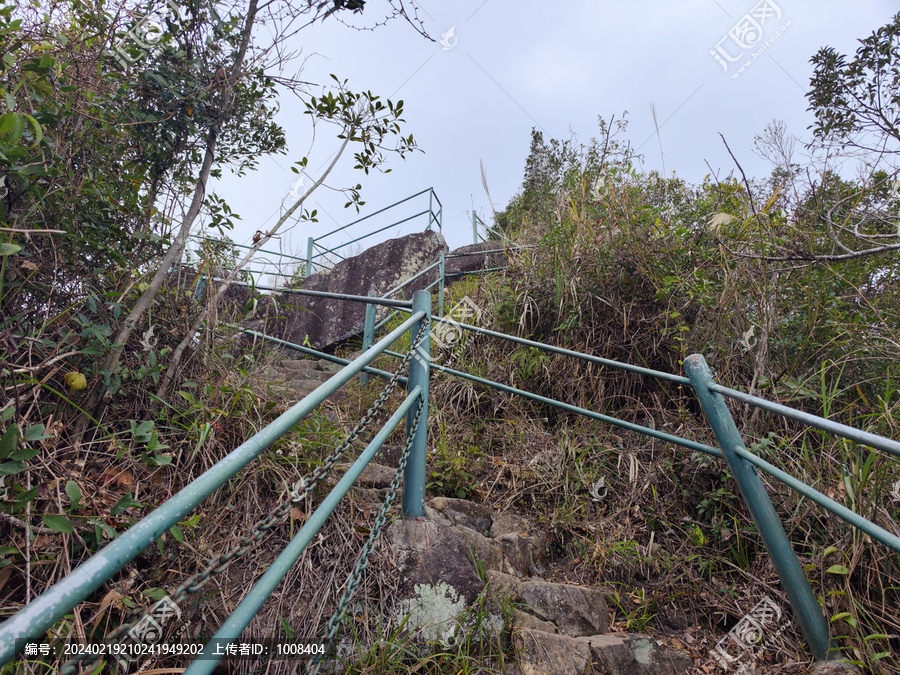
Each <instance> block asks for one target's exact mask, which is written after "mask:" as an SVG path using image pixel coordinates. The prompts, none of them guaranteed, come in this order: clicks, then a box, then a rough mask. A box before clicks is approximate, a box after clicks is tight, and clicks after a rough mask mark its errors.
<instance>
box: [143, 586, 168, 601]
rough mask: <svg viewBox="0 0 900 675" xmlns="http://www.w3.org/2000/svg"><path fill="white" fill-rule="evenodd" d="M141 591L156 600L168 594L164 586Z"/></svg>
mask: <svg viewBox="0 0 900 675" xmlns="http://www.w3.org/2000/svg"><path fill="white" fill-rule="evenodd" d="M143 593H144V595H146V596H147V597H148V598H150V599H151V600H156V601H157V602H158V601H160V600H162V599H163V598H165V597H167V596H168V593H166V590H165V589H164V588H148V589H147V590H146V591H143Z"/></svg>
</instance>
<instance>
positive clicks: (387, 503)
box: [307, 398, 425, 675]
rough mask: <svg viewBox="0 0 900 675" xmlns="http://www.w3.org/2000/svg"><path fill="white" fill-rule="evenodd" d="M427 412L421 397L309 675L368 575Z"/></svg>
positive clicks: (312, 662) (313, 659)
mask: <svg viewBox="0 0 900 675" xmlns="http://www.w3.org/2000/svg"><path fill="white" fill-rule="evenodd" d="M424 409H425V401H424V399H422V398H420V399H419V403H418V406H417V408H416V416H415V418H414V419H413V423H412V426H411V427H410V431H409V434H408V435H407V437H406V442H405V444H404V445H403V452H402V453H401V455H400V462H399V464H398V466H397V471H396V472H395V473H394V479H393V480H392V481H391V485H390V487H389V488H388V491H387V494H386V495H385V498H384V503H383V504H382V505H381V510H380V511H379V512H378V516H377V517H376V518H375V524H374V525H373V526H372V529H371V531H370V532H369V539H368V540H367V541H366V544H365V546H363V549H362V551H360V554H359V558H357V560H356V565H355V566H354V567H353V572H352V573H351V574H350V577H349V578H348V579H347V588H346V589H345V590H344V594H343V595H342V596H341V599H340V600H339V601H338V606H337V609H336V610H335V611H334V614H332V615H331V618H330V619H329V620H328V624H327V625H326V627H325V637H324V638H323V640H324V643H325V647H324V649H323V650H322V651H321V652H319V653H318V654H316V655H315V656H314V657H313V658H312V660H311V661H310V666H309V670H308V671H307V673H308V675H317V673H318V672H319V668H320V667H321V665H322V659H323V658H324V656H325V654H326V653H327V652H328V651H329V650H330V649H331V644H332V642H334V638H335V636H336V635H337V631H338V628H339V627H340V624H341V621H343V620H344V617H345V615H346V614H347V609H348V608H349V607H350V603H351V602H353V595H354V594H355V593H356V587H357V586H359V584H360V582H361V581H362V574H363V572H365V570H366V567H367V566H368V564H369V556H370V555H371V554H372V551H373V550H374V549H375V544H376V543H377V542H378V539H379V537H380V536H381V530H382V529H383V528H384V525H385V523H386V522H387V515H388V512H389V511H390V509H391V505H392V504H393V502H394V500H395V499H396V498H397V489H398V488H399V487H400V480H401V479H402V477H403V472H404V470H405V469H406V464H407V462H408V461H409V455H410V452H411V450H412V444H413V439H414V438H415V435H416V430H417V429H418V428H419V420H420V419H421V417H422V411H423V410H424Z"/></svg>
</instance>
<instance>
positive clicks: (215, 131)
mask: <svg viewBox="0 0 900 675" xmlns="http://www.w3.org/2000/svg"><path fill="white" fill-rule="evenodd" d="M256 10H257V0H250V5H249V7H248V10H247V20H246V23H245V24H244V33H243V35H242V39H241V46H240V49H239V51H238V54H237V56H236V57H235V59H234V63H233V64H232V66H231V73H230V76H229V82H231V83H234V82H237V80H238V77H239V76H240V72H241V69H242V68H243V65H244V58H245V56H246V54H247V48H248V46H249V44H250V33H251V32H252V30H253V23H254V21H255V19H256ZM233 97H234V94H233V92H231V91H229V92H228V96H227V98H226V102H225V104H224V106H223V108H224V109H225V110H227V109H228V108H229V107H230V105H231V101H232V100H233ZM221 124H222V123H221V121H217V122H216V123H214V124H213V125H212V127H210V129H209V132H208V134H207V136H206V152H205V154H204V156H203V164H202V166H201V168H200V175H199V176H198V177H197V187H196V188H195V189H194V197H193V199H192V200H191V205H190V208H188V212H187V214H186V215H185V217H184V220H182V223H181V228H180V229H179V231H178V235H177V236H176V237H175V241H174V242H172V246H171V247H170V248H169V250H168V251H167V252H166V255H165V257H163V259H162V262H161V263H160V265H159V267H158V268H157V270H156V273H155V274H154V275H153V279H152V280H151V282H150V285H149V287H148V288H147V290H145V291H144V292H143V294H142V295H141V297H140V298H138V301H137V302H136V303H135V305H134V307H133V308H132V310H131V311H130V312H129V313H128V316H127V317H125V320H124V321H123V322H122V327H121V329H120V330H119V333H118V334H117V335H116V339H115V342H114V343H113V345H112V348H111V350H110V352H109V354H108V355H107V357H106V359H105V361H104V362H103V371H105V372H107V373H110V374H112V373H113V372H115V371H116V370H117V369H118V366H119V361H120V360H121V358H122V351H123V349H124V348H125V344H126V343H127V342H128V338H129V337H130V336H131V333H132V332H133V331H134V329H135V328H136V327H137V325H138V322H139V321H140V320H141V319H142V318H143V316H144V313H145V312H146V311H147V310H148V309H149V308H150V305H151V304H152V303H153V300H154V298H155V297H156V294H157V293H158V292H159V289H160V288H162V285H163V282H164V281H165V279H166V276H168V274H169V270H170V269H171V267H172V265H173V263H174V262H175V261H176V260H177V259H178V258H179V256H180V255H181V252H182V251H183V250H184V246H185V244H186V243H187V239H188V236H189V235H190V233H191V227H192V226H193V224H194V221H195V220H196V219H197V216H198V215H200V209H201V207H202V206H203V200H204V199H205V197H206V183H207V182H208V180H209V174H210V171H211V170H212V165H213V162H214V161H215V158H216V144H217V142H218V138H219V131H220V129H221ZM103 394H104V387H103V386H102V385H100V386H97V387H95V388H94V390H93V391H92V392H91V395H90V396H89V397H88V400H87V402H86V403H85V407H84V409H85V410H86V411H93V412H94V417H95V418H97V419H99V408H100V407H101V405H102V399H103ZM86 424H87V417H86V416H83V417H82V420H81V424H80V429H79V432H81V431H83V430H84V428H85V425H86Z"/></svg>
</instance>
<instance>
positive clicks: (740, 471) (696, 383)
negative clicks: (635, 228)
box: [384, 282, 900, 661]
mask: <svg viewBox="0 0 900 675" xmlns="http://www.w3.org/2000/svg"><path fill="white" fill-rule="evenodd" d="M434 283H437V282H434ZM434 283H433V284H432V286H433V285H434ZM397 311H403V312H408V311H410V310H408V309H406V308H398V309H397V310H395V313H396V312H397ZM433 321H435V322H438V323H447V324H450V325H452V326H454V327H456V328H462V329H465V330H469V331H471V332H474V333H478V334H482V335H487V336H492V337H497V338H501V339H504V340H508V341H511V342H516V343H519V344H523V345H527V346H529V347H534V348H536V349H540V350H542V351H546V352H551V353H556V354H562V355H566V356H572V357H575V358H579V359H582V360H586V361H590V362H593V363H597V364H599V365H604V366H608V367H611V368H617V369H619V370H624V371H627V372H632V373H635V374H640V375H646V376H650V377H654V378H657V379H662V380H666V381H669V382H673V383H676V384H679V385H688V386H690V387H691V388H692V389H693V390H694V392H695V395H696V396H697V398H698V400H699V402H700V405H701V408H702V409H703V411H704V413H705V414H706V417H707V419H708V420H709V422H710V425H711V426H712V428H713V433H714V434H715V436H716V438H717V440H718V441H719V445H720V448H713V447H711V446H707V445H704V444H702V443H697V442H695V441H690V440H689V439H684V438H680V437H677V436H672V435H670V434H665V433H663V432H659V431H657V430H656V429H651V428H648V427H642V426H640V425H637V424H632V423H630V422H625V421H624V420H618V419H616V418H612V417H608V416H605V415H601V414H600V413H596V412H594V411H591V410H587V409H585V408H580V407H578V406H574V405H571V404H567V403H563V402H561V401H557V400H555V399H550V398H548V397H545V396H540V395H538V394H534V393H532V392H528V391H524V390H521V389H517V388H515V387H511V386H509V385H505V384H502V383H499V382H494V381H492V380H488V379H485V378H482V377H478V376H475V375H472V374H470V373H464V372H462V371H458V370H454V369H452V368H447V367H445V366H441V365H438V364H435V363H432V364H431V368H432V369H433V370H437V371H440V372H444V373H447V374H450V375H453V376H456V377H461V378H464V379H467V380H470V381H472V382H476V383H479V384H482V385H486V386H489V387H493V388H496V389H499V390H501V391H505V392H508V393H512V394H516V395H519V396H522V397H525V398H528V399H530V400H533V401H538V402H541V403H544V404H547V405H552V406H555V407H558V408H561V409H563V410H567V411H569V412H574V413H578V414H580V415H584V416H587V417H591V418H593V419H597V420H599V421H602V422H606V423H608V424H613V425H616V426H619V427H621V428H625V429H629V430H631V431H635V432H637V433H641V434H644V435H646V436H651V437H653V438H657V439H660V440H664V441H666V442H670V443H674V444H677V445H681V446H684V447H687V448H691V449H694V450H698V451H700V452H704V453H706V454H710V455H714V456H717V457H720V458H724V459H725V460H726V461H727V462H728V464H729V467H730V468H731V471H732V474H733V475H734V477H735V480H736V482H737V483H738V487H739V489H740V492H741V495H742V496H743V498H744V501H745V502H746V503H747V507H748V509H749V511H750V514H751V516H752V517H753V519H754V522H755V523H756V526H757V529H758V530H759V532H760V535H761V536H762V539H763V543H764V545H765V546H766V550H767V551H768V553H769V556H770V557H771V559H772V562H773V564H774V565H775V568H776V571H777V572H778V575H779V579H780V581H781V584H782V587H783V588H784V590H785V593H786V594H787V596H788V600H789V602H790V604H791V607H792V608H793V610H794V613H795V615H796V616H797V619H798V621H799V622H800V625H801V629H802V631H803V633H804V636H805V638H806V641H807V644H808V645H809V647H810V650H811V651H812V653H813V655H814V657H815V658H816V660H818V661H821V660H826V659H834V658H839V654H840V649H839V647H838V646H837V643H835V642H833V641H832V639H831V637H830V631H829V625H828V621H827V619H826V617H825V615H824V613H823V611H822V608H821V607H820V606H819V603H818V602H817V600H816V597H815V595H814V594H813V592H812V589H811V587H810V585H809V581H808V580H807V578H806V575H805V573H804V571H803V568H802V566H801V565H800V562H799V560H798V559H797V556H796V554H795V553H794V550H793V547H792V545H791V543H790V540H789V539H788V538H787V535H786V534H785V531H784V527H783V525H782V524H781V521H780V519H779V518H778V515H777V513H776V512H775V509H774V507H773V506H772V502H771V500H770V499H769V496H768V494H767V493H766V489H765V486H764V485H763V483H762V481H761V480H760V478H759V475H758V474H757V473H756V471H755V469H754V466H755V467H758V468H759V469H761V470H763V471H765V472H766V473H768V474H769V475H771V476H773V477H774V478H776V479H777V480H780V481H781V482H782V483H784V484H785V485H787V486H788V487H790V488H792V489H794V490H796V491H797V492H799V493H800V494H802V495H803V496H805V497H808V498H809V499H811V500H813V501H814V502H816V503H817V504H819V505H820V506H822V507H824V508H826V509H828V510H829V511H831V512H832V513H834V514H835V515H837V516H838V517H840V518H842V519H843V520H844V521H845V522H847V523H848V524H850V525H851V526H853V527H856V528H858V529H859V530H861V531H863V532H865V533H866V534H868V535H869V536H871V537H872V538H873V539H875V540H876V541H879V542H880V543H882V544H884V545H886V546H888V547H889V548H891V549H893V550H894V551H896V552H898V553H900V537H897V536H896V535H895V534H893V533H891V532H889V531H887V530H885V529H884V528H882V527H880V526H878V525H877V524H875V523H873V522H872V521H870V520H868V519H867V518H864V517H863V516H861V515H860V514H858V513H854V512H853V511H851V510H850V509H848V508H846V507H844V506H842V505H841V504H838V503H837V502H835V501H834V500H832V499H830V498H829V497H827V496H826V495H824V494H822V493H821V492H819V491H817V490H815V489H814V488H812V487H810V486H808V485H806V484H804V483H803V482H802V481H800V480H798V479H797V478H795V477H793V476H791V475H790V474H788V473H786V472H784V471H782V470H780V469H778V468H777V467H775V466H773V465H772V464H770V463H769V462H766V461H765V460H763V459H761V458H759V457H757V456H756V455H754V454H752V453H750V452H749V451H748V450H747V449H746V446H745V445H744V442H743V440H742V439H741V437H740V434H739V432H738V430H737V427H736V425H735V423H734V419H733V418H732V416H731V414H730V412H729V411H728V408H727V406H725V404H724V399H723V398H722V397H723V396H729V397H731V398H734V399H736V400H739V401H742V402H745V403H748V404H751V405H754V406H756V407H759V408H761V409H764V410H768V411H770V412H775V413H778V414H781V415H784V416H786V417H789V418H791V419H794V420H797V421H800V422H803V423H805V424H808V425H810V426H813V427H815V428H818V429H821V430H823V431H827V432H831V433H833V434H835V435H837V436H841V437H843V438H848V439H850V440H852V441H855V442H857V443H860V444H862V445H867V446H869V447H872V448H876V449H879V450H883V451H885V452H888V453H890V454H892V455H898V450H900V443H898V442H897V441H894V440H892V439H889V438H884V437H882V436H878V435H876V434H872V433H870V432H866V431H862V430H860V429H855V428H853V427H850V426H847V425H844V424H840V423H837V422H834V421H832V420H827V419H825V418H822V417H819V416H817V415H811V414H809V413H805V412H802V411H799V410H795V409H793V408H790V407H788V406H784V405H781V404H778V403H773V402H771V401H766V400H765V399H762V398H759V397H756V396H752V395H750V394H746V393H743V392H739V391H736V390H734V389H730V388H728V387H723V386H722V385H719V384H716V383H715V382H714V381H713V379H712V375H711V373H710V371H709V368H708V366H707V365H706V362H705V360H704V359H703V357H702V356H701V355H699V354H694V355H692V356H689V357H688V358H687V359H685V361H684V365H685V372H686V374H687V377H682V376H679V375H673V374H671V373H664V372H661V371H657V370H652V369H649V368H643V367H640V366H634V365H631V364H627V363H622V362H618V361H613V360H610V359H604V358H602V357H597V356H593V355H590V354H583V353H580V352H575V351H572V350H569V349H564V348H561V347H555V346H552V345H546V344H543V343H539V342H535V341H533V340H528V339H525V338H520V337H517V336H514V335H508V334H505V333H499V332H497V331H492V330H488V329H485V328H481V327H478V326H473V325H471V324H466V323H463V322H459V321H454V320H452V319H449V318H436V317H435V318H433ZM384 353H385V354H386V355H389V356H402V355H400V354H397V353H396V352H393V351H391V350H389V349H388V350H385V352H384Z"/></svg>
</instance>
